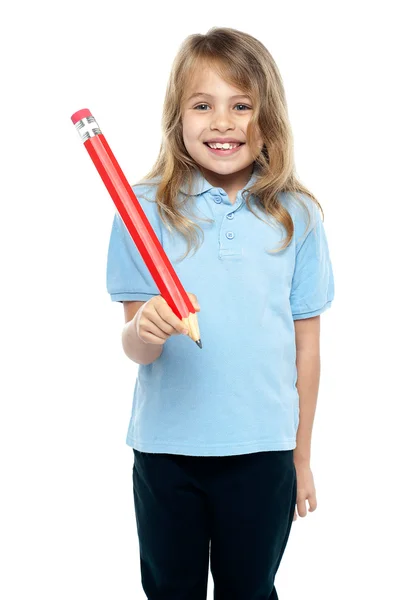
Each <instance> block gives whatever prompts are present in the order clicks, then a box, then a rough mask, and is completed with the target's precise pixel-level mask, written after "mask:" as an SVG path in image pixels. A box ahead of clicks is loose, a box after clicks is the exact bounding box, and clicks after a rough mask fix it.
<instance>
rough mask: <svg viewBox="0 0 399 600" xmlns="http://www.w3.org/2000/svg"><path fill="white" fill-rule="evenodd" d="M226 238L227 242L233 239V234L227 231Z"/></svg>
mask: <svg viewBox="0 0 399 600" xmlns="http://www.w3.org/2000/svg"><path fill="white" fill-rule="evenodd" d="M226 237H227V238H229V240H232V239H233V237H234V233H233V232H232V231H228V232H227V233H226Z"/></svg>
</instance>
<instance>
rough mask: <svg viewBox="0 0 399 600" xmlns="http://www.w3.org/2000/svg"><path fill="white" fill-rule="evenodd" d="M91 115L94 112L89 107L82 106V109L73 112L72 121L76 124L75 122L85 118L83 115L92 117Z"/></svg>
mask: <svg viewBox="0 0 399 600" xmlns="http://www.w3.org/2000/svg"><path fill="white" fill-rule="evenodd" d="M91 116H92V114H91V112H90V111H89V109H88V108H82V109H81V110H78V111H77V112H76V113H73V115H72V117H71V119H72V123H73V124H74V125H75V123H77V122H78V121H80V120H81V119H83V117H91Z"/></svg>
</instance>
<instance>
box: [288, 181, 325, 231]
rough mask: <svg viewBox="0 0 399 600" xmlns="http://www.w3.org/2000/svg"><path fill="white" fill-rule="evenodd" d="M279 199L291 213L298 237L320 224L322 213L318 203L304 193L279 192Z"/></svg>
mask: <svg viewBox="0 0 399 600" xmlns="http://www.w3.org/2000/svg"><path fill="white" fill-rule="evenodd" d="M278 198H279V200H280V202H281V204H282V205H283V206H284V208H285V209H286V210H287V211H288V212H289V213H290V215H291V218H292V221H293V223H294V229H295V232H296V234H297V235H299V236H301V235H303V234H304V233H305V232H309V231H310V230H311V229H314V227H315V226H316V225H317V224H318V223H319V221H320V220H321V212H320V209H319V207H318V205H317V204H316V202H315V201H314V200H313V199H312V198H311V197H310V196H308V195H307V194H304V193H303V192H295V193H294V192H290V191H282V192H279V194H278Z"/></svg>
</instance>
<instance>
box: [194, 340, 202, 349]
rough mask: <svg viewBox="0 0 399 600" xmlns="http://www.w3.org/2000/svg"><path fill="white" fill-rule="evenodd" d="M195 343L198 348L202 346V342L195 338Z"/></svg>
mask: <svg viewBox="0 0 399 600" xmlns="http://www.w3.org/2000/svg"><path fill="white" fill-rule="evenodd" d="M195 343H196V344H197V346H199V347H200V348H202V342H201V340H197V341H196V342H195Z"/></svg>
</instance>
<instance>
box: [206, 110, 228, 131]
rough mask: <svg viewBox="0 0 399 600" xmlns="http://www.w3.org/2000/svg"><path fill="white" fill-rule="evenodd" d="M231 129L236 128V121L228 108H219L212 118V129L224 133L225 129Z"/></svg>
mask: <svg viewBox="0 0 399 600" xmlns="http://www.w3.org/2000/svg"><path fill="white" fill-rule="evenodd" d="M231 127H233V128H234V121H233V117H232V116H231V115H229V110H228V108H223V107H219V108H218V109H215V112H214V113H213V117H212V122H211V128H212V129H219V130H220V131H222V130H223V129H227V128H231Z"/></svg>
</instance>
